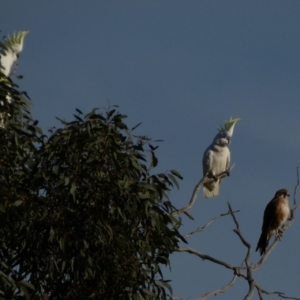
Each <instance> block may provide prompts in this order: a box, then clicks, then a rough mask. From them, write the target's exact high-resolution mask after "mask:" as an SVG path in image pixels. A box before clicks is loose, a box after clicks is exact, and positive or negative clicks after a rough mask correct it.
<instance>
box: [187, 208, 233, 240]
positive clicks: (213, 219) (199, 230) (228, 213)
mask: <svg viewBox="0 0 300 300" xmlns="http://www.w3.org/2000/svg"><path fill="white" fill-rule="evenodd" d="M237 212H239V210H235V211H233V212H232V213H233V214H234V213H237ZM230 214H231V212H230V211H228V212H227V213H224V214H220V215H218V216H216V217H214V218H212V219H211V220H210V221H208V222H207V223H206V224H205V225H204V226H202V227H198V228H197V229H196V230H195V231H192V232H190V233H188V234H186V235H185V236H184V237H185V238H188V237H190V236H191V235H192V234H194V233H197V232H202V231H203V230H204V229H205V228H206V227H208V226H209V225H210V224H212V223H213V222H214V221H216V220H217V219H219V218H221V217H224V216H228V215H230Z"/></svg>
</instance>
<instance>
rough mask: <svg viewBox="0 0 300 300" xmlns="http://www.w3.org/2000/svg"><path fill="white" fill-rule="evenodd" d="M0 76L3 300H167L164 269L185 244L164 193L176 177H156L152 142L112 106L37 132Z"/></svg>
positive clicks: (20, 98) (22, 100)
mask: <svg viewBox="0 0 300 300" xmlns="http://www.w3.org/2000/svg"><path fill="white" fill-rule="evenodd" d="M0 76H1V77H0V101H1V106H0V109H1V111H0V113H1V116H2V119H3V126H2V127H1V128H0V143H1V145H2V146H1V148H0V195H1V201H0V214H1V218H0V222H1V227H0V257H1V262H0V298H1V299H68V298H69V299H88V298H91V299H117V298H122V299H143V298H145V299H147V298H150V299H155V298H156V299H164V298H167V297H168V294H169V292H170V291H171V287H170V285H169V284H168V281H167V280H164V279H163V276H162V272H161V266H162V265H168V264H169V255H170V254H171V253H172V252H174V251H175V250H176V249H178V243H179V242H180V241H181V240H184V239H183V237H182V236H181V235H180V234H179V232H178V228H179V227H180V220H179V219H177V218H176V217H175V216H172V213H173V212H174V211H175V208H174V207H173V206H172V204H171V202H170V200H169V198H168V193H169V191H170V188H171V187H172V186H173V185H175V186H178V184H177V181H176V178H177V179H178V178H181V176H180V174H179V173H178V172H176V171H175V170H171V171H169V172H166V173H159V174H154V173H153V168H155V167H156V166H157V163H158V160H157V158H156V156H155V150H156V149H157V146H154V145H153V142H152V141H151V139H149V138H147V137H145V136H135V135H134V134H133V130H134V128H133V129H132V130H129V129H128V127H127V125H126V124H125V123H124V119H125V118H126V116H125V115H122V114H120V113H119V112H118V111H117V107H110V108H108V109H107V110H106V111H99V110H97V109H94V110H92V111H91V112H90V113H88V114H86V115H85V116H84V115H83V113H82V112H81V111H80V110H79V109H76V114H75V115H74V120H71V121H68V122H66V121H63V120H61V123H62V126H61V128H58V129H56V128H52V129H51V130H49V134H48V135H45V134H43V132H42V130H41V129H40V128H39V127H38V125H37V124H38V122H37V121H35V120H33V119H32V117H31V116H30V110H29V101H28V100H27V99H26V97H25V95H24V94H23V93H20V92H19V90H18V87H17V86H16V85H15V84H14V83H13V82H12V80H11V79H10V78H7V77H6V76H5V75H4V74H1V75H0ZM8 98H9V99H10V101H8Z"/></svg>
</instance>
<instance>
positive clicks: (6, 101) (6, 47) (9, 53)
mask: <svg viewBox="0 0 300 300" xmlns="http://www.w3.org/2000/svg"><path fill="white" fill-rule="evenodd" d="M28 33H29V32H28V31H19V32H14V33H13V34H12V36H7V37H6V38H5V39H4V40H3V42H0V88H1V91H0V128H5V127H6V123H7V119H8V118H9V117H10V116H11V114H10V112H9V111H10V108H9V106H10V105H11V104H12V103H13V102H14V101H13V100H14V99H16V96H17V99H18V100H19V102H23V103H27V105H28V104H29V102H28V100H27V97H25V96H24V94H25V93H18V95H15V93H14V91H13V90H14V89H13V87H12V85H11V81H10V80H9V79H8V77H12V75H13V74H14V73H15V70H16V67H17V61H18V58H19V55H20V53H21V52H22V50H23V45H24V38H25V37H26V35H27V34H28ZM2 89H3V90H5V92H4V93H3V92H2Z"/></svg>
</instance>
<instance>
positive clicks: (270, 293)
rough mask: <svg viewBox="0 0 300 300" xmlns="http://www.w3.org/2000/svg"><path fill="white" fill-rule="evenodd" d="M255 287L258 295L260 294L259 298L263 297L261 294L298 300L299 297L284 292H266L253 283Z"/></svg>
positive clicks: (299, 299)
mask: <svg viewBox="0 0 300 300" xmlns="http://www.w3.org/2000/svg"><path fill="white" fill-rule="evenodd" d="M255 287H256V289H257V292H258V295H259V296H260V299H263V298H262V294H266V295H277V296H279V297H280V298H283V299H290V300H300V298H296V297H289V296H285V295H284V293H282V292H267V291H266V290H264V289H262V288H261V287H260V286H259V285H258V284H257V283H256V284H255Z"/></svg>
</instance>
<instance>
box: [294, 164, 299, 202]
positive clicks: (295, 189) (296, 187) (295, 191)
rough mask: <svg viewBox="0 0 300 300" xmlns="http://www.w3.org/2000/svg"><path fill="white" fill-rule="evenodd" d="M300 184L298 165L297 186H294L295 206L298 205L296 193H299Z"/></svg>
mask: <svg viewBox="0 0 300 300" xmlns="http://www.w3.org/2000/svg"><path fill="white" fill-rule="evenodd" d="M299 185H300V180H299V167H297V183H296V185H295V188H294V206H295V205H296V202H297V201H296V195H297V190H298V188H299Z"/></svg>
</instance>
